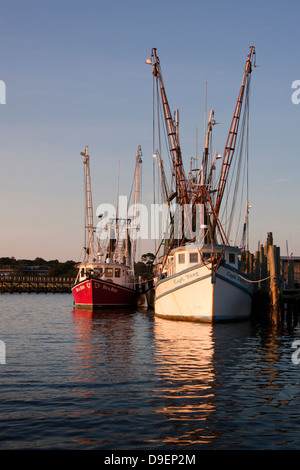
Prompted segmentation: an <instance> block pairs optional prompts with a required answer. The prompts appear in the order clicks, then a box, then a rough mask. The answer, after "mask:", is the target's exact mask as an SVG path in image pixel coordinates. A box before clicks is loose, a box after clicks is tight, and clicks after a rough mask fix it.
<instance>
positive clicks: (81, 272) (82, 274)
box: [80, 268, 84, 277]
mask: <svg viewBox="0 0 300 470" xmlns="http://www.w3.org/2000/svg"><path fill="white" fill-rule="evenodd" d="M80 276H81V277H83V276H84V268H82V269H81V271H80Z"/></svg>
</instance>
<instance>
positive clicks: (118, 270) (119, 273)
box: [115, 268, 121, 277]
mask: <svg viewBox="0 0 300 470" xmlns="http://www.w3.org/2000/svg"><path fill="white" fill-rule="evenodd" d="M115 277H121V269H120V268H115Z"/></svg>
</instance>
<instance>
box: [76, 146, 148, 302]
mask: <svg viewBox="0 0 300 470" xmlns="http://www.w3.org/2000/svg"><path fill="white" fill-rule="evenodd" d="M81 155H83V156H84V162H83V163H84V165H85V166H84V168H85V188H86V195H85V196H86V233H85V235H86V243H85V245H86V246H85V259H84V261H83V262H82V263H80V264H78V265H77V266H76V267H77V268H78V274H77V277H76V280H75V284H74V286H73V287H72V294H73V299H74V304H75V307H76V308H84V309H86V308H88V309H93V308H100V307H125V306H126V307H130V306H136V305H137V303H138V298H139V285H138V282H137V281H136V278H135V275H134V256H135V243H132V242H128V227H129V226H130V220H129V219H120V218H118V217H116V218H115V220H110V222H109V223H108V224H107V225H106V226H105V230H106V232H107V233H108V241H107V246H105V247H103V248H101V249H100V248H99V243H98V250H97V251H96V250H95V247H94V233H95V227H94V225H93V205H92V193H91V178H90V165H89V159H90V157H89V154H88V147H85V152H84V153H83V152H82V153H81ZM141 162H142V160H141V151H140V146H138V151H137V155H136V170H135V184H136V187H137V188H138V187H139V165H140V163H141ZM135 202H136V201H135ZM111 234H113V238H111Z"/></svg>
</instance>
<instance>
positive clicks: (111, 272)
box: [105, 268, 113, 277]
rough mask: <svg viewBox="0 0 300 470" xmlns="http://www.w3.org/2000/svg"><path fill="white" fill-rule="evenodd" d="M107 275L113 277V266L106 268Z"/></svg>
mask: <svg viewBox="0 0 300 470" xmlns="http://www.w3.org/2000/svg"><path fill="white" fill-rule="evenodd" d="M105 276H106V277H113V270H112V268H105Z"/></svg>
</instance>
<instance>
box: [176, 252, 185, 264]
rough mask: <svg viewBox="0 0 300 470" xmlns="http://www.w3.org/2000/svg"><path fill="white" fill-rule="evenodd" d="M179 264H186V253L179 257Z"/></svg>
mask: <svg viewBox="0 0 300 470" xmlns="http://www.w3.org/2000/svg"><path fill="white" fill-rule="evenodd" d="M178 263H179V264H184V263H185V254H184V253H180V254H179V255H178Z"/></svg>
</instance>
